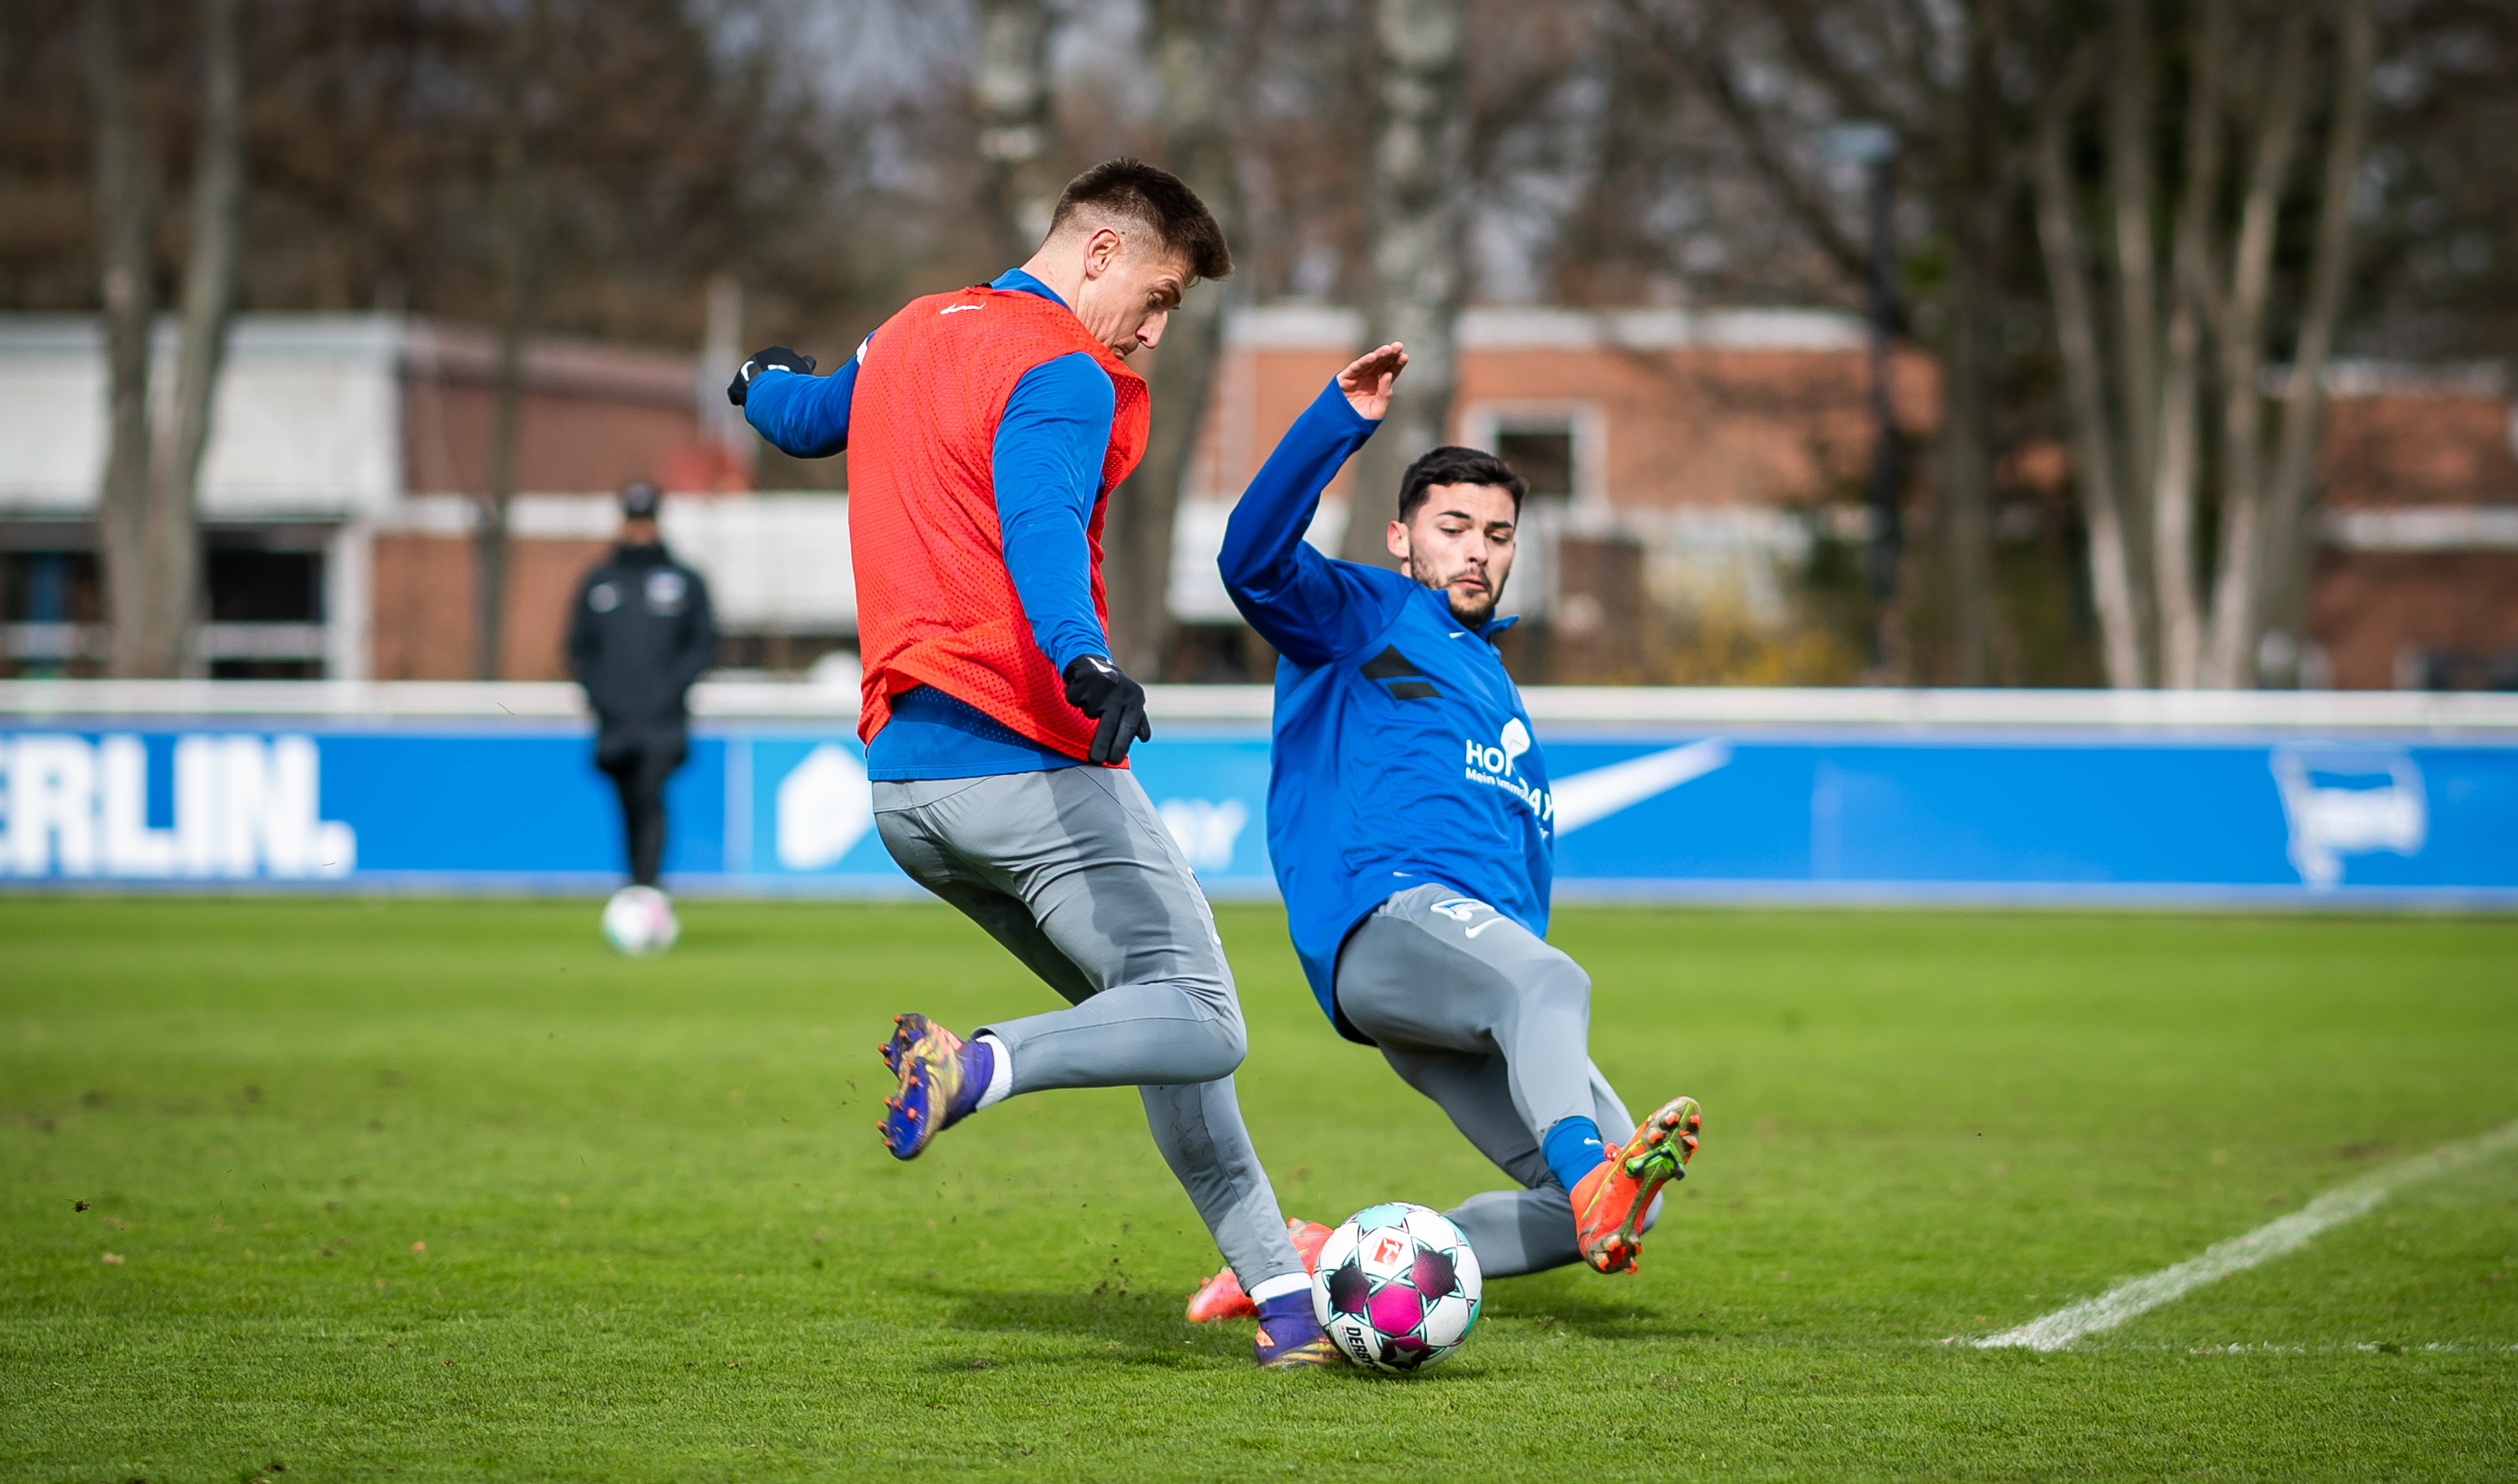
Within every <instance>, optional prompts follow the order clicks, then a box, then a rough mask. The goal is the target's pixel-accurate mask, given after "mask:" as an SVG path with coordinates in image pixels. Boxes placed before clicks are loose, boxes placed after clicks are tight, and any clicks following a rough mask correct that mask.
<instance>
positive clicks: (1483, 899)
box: [1191, 345, 1699, 1318]
mask: <svg viewBox="0 0 2518 1484" xmlns="http://www.w3.org/2000/svg"><path fill="white" fill-rule="evenodd" d="M1407 363H1408V356H1407V352H1406V351H1405V350H1403V349H1402V348H1401V347H1400V346H1398V345H1385V346H1383V347H1381V348H1380V349H1378V350H1376V351H1373V352H1371V353H1369V354H1368V355H1366V356H1365V357H1363V358H1362V359H1361V360H1357V361H1356V362H1355V363H1354V364H1352V365H1350V366H1348V367H1347V368H1346V369H1345V370H1343V371H1341V372H1339V373H1338V376H1337V379H1336V380H1335V381H1333V382H1331V383H1330V384H1329V386H1328V387H1327V388H1326V389H1325V390H1324V391H1323V392H1322V393H1321V396H1320V398H1319V400H1318V401H1316V402H1314V403H1312V405H1311V407H1310V409H1309V410H1307V411H1305V412H1304V413H1303V415H1302V416H1301V417H1300V418H1299V419H1297V420H1296V422H1295V423H1294V426H1293V427H1292V429H1291V430H1289V431H1288V432H1287V433H1286V434H1285V437H1284V440H1283V441H1282V442H1281V443H1280V444H1279V445H1277V451H1276V452H1275V453H1273V454H1271V455H1270V456H1269V459H1268V462H1267V464H1266V466H1265V467H1263V468H1262V469H1261V470H1260V471H1259V477H1258V478H1257V479H1256V480H1255V481H1253V482H1252V484H1251V486H1250V488H1249V489H1248V490H1246V491H1245V492H1244V493H1243V494H1242V496H1241V501H1240V503H1239V504H1237V506H1235V507H1234V511H1233V519H1232V522H1231V524H1230V525H1229V526H1228V527H1227V528H1226V530H1225V537H1224V553H1223V557H1222V560H1221V566H1222V567H1223V570H1224V582H1225V586H1226V587H1227V588H1228V589H1229V590H1230V591H1231V592H1232V594H1233V602H1234V605H1235V606H1236V607H1237V608H1239V609H1240V610H1241V615H1242V616H1243V617H1245V618H1247V619H1249V620H1250V625H1251V627H1253V628H1255V629H1257V630H1258V631H1259V635H1260V637H1261V638H1263V639H1266V640H1267V641H1268V642H1269V643H1270V644H1272V645H1275V646H1276V647H1277V651H1278V654H1279V656H1280V658H1279V660H1278V664H1277V706H1276V739H1275V748H1274V776H1273V777H1272V779H1271V781H1270V783H1269V786H1268V850H1269V853H1270V855H1271V857H1272V858H1273V859H1274V861H1275V863H1276V869H1277V881H1278V884H1279V886H1280V887H1281V888H1282V889H1283V891H1284V895H1285V910H1286V914H1287V918H1288V923H1289V926H1290V928H1291V930H1292V933H1293V938H1294V949H1295V952H1296V953H1297V954H1299V955H1300V957H1301V958H1302V962H1303V971H1304V973H1305V974H1306V975H1307V976H1309V978H1310V980H1311V984H1312V993H1313V994H1314V995H1315V996H1319V999H1320V1002H1321V1008H1322V1009H1324V1010H1325V1011H1327V1012H1328V1016H1329V1019H1330V1021H1331V1023H1333V1024H1334V1025H1335V1026H1336V1027H1337V1030H1338V1033H1339V1034H1340V1035H1342V1036H1344V1037H1346V1038H1347V1039H1349V1040H1356V1041H1362V1042H1364V1043H1366V1044H1368V1045H1377V1046H1379V1047H1380V1049H1381V1054H1382V1056H1383V1057H1384V1058H1385V1059H1387V1060H1388V1061H1389V1063H1390V1066H1391V1069H1392V1070H1393V1071H1395V1072H1397V1073H1398V1074H1399V1075H1400V1076H1401V1077H1402V1078H1404V1079H1406V1080H1407V1081H1408V1083H1409V1085H1411V1086H1412V1087H1414V1088H1415V1089H1416V1090H1417V1091H1419V1092H1422V1093H1424V1094H1425V1095H1426V1096H1427V1097H1429V1098H1432V1099H1433V1100H1434V1101H1435V1102H1437V1103H1439V1104H1441V1105H1442V1108H1443V1111H1444V1112H1445V1113H1447V1114H1449V1115H1451V1118H1452V1122H1453V1123H1454V1124H1457V1125H1458V1126H1459V1129H1460V1132H1462V1133H1463V1134H1466V1135H1467V1136H1468V1139H1469V1142H1470V1143H1472V1144H1475V1145H1476V1146H1477V1147H1478V1149H1479V1151H1480V1152H1481V1153H1483V1154H1484V1155H1486V1157H1487V1158H1488V1159H1490V1160H1493V1161H1494V1162H1495V1163H1496V1165H1497V1166H1499V1167H1500V1168H1501V1169H1502V1170H1503V1171H1504V1173H1506V1174H1508V1175H1510V1176H1512V1177H1513V1179H1514V1180H1515V1181H1517V1182H1519V1184H1520V1186H1521V1188H1520V1189H1518V1190H1510V1191H1490V1192H1488V1193H1486V1194H1483V1195H1477V1196H1472V1197H1470V1198H1469V1199H1468V1200H1466V1201H1464V1202H1462V1203H1461V1204H1460V1205H1459V1207H1458V1208H1455V1209H1454V1210H1452V1211H1451V1212H1449V1214H1450V1216H1451V1218H1452V1219H1453V1220H1454V1221H1455V1222H1457V1223H1458V1224H1459V1227H1460V1229H1461V1231H1463V1232H1464V1233H1466V1234H1467V1236H1468V1239H1469V1245H1470V1247H1471V1248H1473V1249H1474V1250H1475V1251H1477V1254H1478V1264H1479V1266H1480V1267H1481V1268H1483V1269H1484V1270H1485V1272H1486V1274H1487V1276H1489V1277H1500V1276H1506V1275H1510V1274H1514V1273H1530V1272H1537V1271H1539V1270H1541V1269H1542V1268H1551V1267H1557V1266H1561V1265H1563V1264H1565V1263H1569V1262H1573V1261H1575V1260H1576V1259H1578V1258H1580V1259H1581V1260H1583V1261H1585V1262H1587V1263H1589V1264H1590V1265H1591V1266H1592V1267H1594V1268H1597V1269H1598V1270H1600V1271H1601V1272H1604V1273H1615V1272H1630V1271H1632V1270H1633V1268H1634V1265H1635V1257H1636V1255H1637V1253H1638V1252H1639V1251H1641V1248H1642V1239H1643V1234H1644V1232H1645V1231H1646V1230H1648V1229H1649V1228H1650V1227H1651V1226H1652V1224H1653V1222H1654V1220H1655V1218H1656V1217H1657V1216H1658V1215H1659V1214H1660V1206H1661V1196H1660V1192H1661V1187H1662V1186H1663V1185H1665V1184H1667V1183H1668V1182H1670V1181H1671V1180H1675V1179H1679V1178H1681V1177H1682V1176H1683V1175H1684V1174H1685V1172H1686V1171H1685V1170H1684V1168H1683V1167H1682V1166H1685V1165H1686V1163H1687V1161H1688V1159H1689V1157H1690V1156H1692V1155H1693V1154H1694V1153H1695V1152H1696V1145H1697V1132H1698V1127H1699V1118H1698V1113H1697V1106H1696V1100H1695V1099H1694V1098H1688V1097H1675V1098H1671V1100H1670V1101H1669V1102H1667V1103H1664V1104H1663V1105H1662V1106H1661V1107H1660V1108H1659V1109H1657V1110H1655V1111H1654V1113H1653V1115H1652V1116H1651V1117H1650V1118H1648V1119H1646V1120H1644V1122H1643V1124H1642V1126H1641V1127H1637V1126H1636V1124H1635V1123H1634V1121H1633V1120H1632V1119H1630V1118H1628V1116H1627V1110H1626V1106H1625V1105H1624V1104H1623V1103H1621V1102H1620V1101H1619V1100H1618V1094H1617V1093H1616V1091H1615V1090H1614V1089H1612V1088H1611V1087H1610V1086H1609V1083H1608V1081H1607V1080H1606V1079H1605V1078H1603V1077H1601V1075H1600V1070H1599V1068H1597V1067H1595V1066H1593V1065H1592V1064H1591V1057H1590V1051H1589V1039H1590V1018H1591V981H1590V979H1589V978H1588V976H1586V975H1585V973H1584V972H1583V970H1582V969H1581V968H1580V967H1579V966H1577V965H1576V964H1575V962H1574V960H1573V959H1571V958H1569V957H1567V956H1566V955H1565V954H1563V953H1561V952H1559V951H1558V950H1556V949H1553V948H1550V947H1548V945H1547V944H1546V943H1545V942H1544V941H1543V937H1542V935H1543V934H1545V932H1546V931H1547V894H1548V884H1549V880H1550V876H1551V872H1552V869H1553V858H1554V852H1555V827H1554V823H1553V813H1554V807H1553V802H1552V800H1551V798H1550V795H1549V792H1548V783H1547V766H1546V761H1545V759H1544V758H1543V757H1542V756H1541V753H1540V750H1539V747H1538V745H1537V743H1536V742H1534V741H1533V740H1532V738H1531V733H1530V716H1529V713H1528V712H1526V711H1525V710H1523V709H1522V704H1521V695H1520V692H1519V691H1518V690H1516V689H1515V688H1514V686H1513V683H1512V677H1511V676H1509V675H1507V674H1505V673H1504V668H1503V662H1502V660H1501V659H1499V658H1498V657H1497V655H1496V651H1495V647H1494V641H1495V638H1496V636H1497V635H1498V634H1499V633H1501V632H1502V631H1503V629H1504V628H1505V627H1507V626H1508V625H1510V624H1511V622H1512V621H1513V620H1512V619H1510V618H1498V617H1497V616H1496V614H1495V609H1496V600H1497V598H1498V596H1499V595H1500V594H1501V593H1502V591H1503V584H1504V579H1505V578H1506V577H1507V576H1509V575H1510V574H1511V572H1512V560H1513V554H1514V550H1515V541H1516V538H1517V535H1518V528H1519V521H1520V516H1521V500H1522V495H1523V493H1524V488H1523V485H1522V481H1521V478H1520V476H1518V475H1516V474H1514V473H1513V472H1512V470H1511V468H1510V467H1509V466H1507V465H1506V464H1505V463H1504V462H1503V461H1502V460H1500V459H1498V458H1496V457H1495V456H1494V455H1492V454H1487V453H1481V452H1478V451H1476V450H1474V449H1470V448H1437V449H1435V450H1434V451H1433V452H1431V453H1428V454H1426V455H1425V456H1424V457H1423V458H1420V459H1418V460H1417V461H1416V462H1415V463H1414V464H1412V465H1411V466H1410V468H1409V470H1408V473H1407V477H1406V478H1405V480H1404V481H1403V482H1402V485H1401V488H1400V491H1399V519H1397V520H1395V521H1392V522H1391V523H1390V528H1389V532H1388V537H1387V539H1388V541H1389V546H1390V552H1391V554H1392V555H1393V556H1396V557H1398V558H1399V559H1400V562H1401V569H1400V571H1398V572H1389V571H1386V570H1384V569H1382V568H1378V567H1368V566H1365V565H1362V564H1359V563H1354V562H1339V561H1333V560H1331V559H1329V558H1327V557H1324V556H1322V555H1321V554H1320V553H1318V552H1316V551H1314V550H1313V549H1312V548H1311V547H1310V546H1308V545H1306V544H1305V543H1304V541H1303V531H1304V529H1305V528H1306V527H1308V526H1310V525H1311V521H1312V513H1313V511H1314V509H1315V508H1316V507H1317V506H1318V504H1319V502H1320V495H1321V491H1322V489H1323V488H1326V486H1327V485H1328V483H1329V481H1330V479H1331V478H1333V477H1334V476H1335V475H1336V474H1337V471H1338V469H1339V467H1340V466H1341V465H1343V464H1344V463H1345V462H1346V460H1347V458H1348V457H1349V456H1350V455H1352V454H1353V453H1354V452H1355V450H1356V449H1358V448H1360V447H1362V446H1363V445H1364V442H1365V440H1366V439H1368V438H1370V437H1371V436H1372V432H1373V429H1374V428H1375V427H1376V426H1378V420H1379V418H1380V417H1381V415H1382V412H1383V411H1384V410H1385V409H1386V408H1387V407H1388V406H1389V403H1390V387H1391V384H1392V382H1393V381H1395V380H1396V379H1397V378H1398V375H1399V373H1400V371H1401V369H1402V368H1404V367H1405V366H1406V365H1407ZM1372 503H1374V502H1373V501H1372V500H1371V498H1370V496H1369V494H1368V492H1367V491H1361V490H1359V491H1357V493H1356V496H1355V499H1354V510H1355V514H1354V516H1353V517H1352V519H1355V520H1359V521H1360V520H1366V519H1369V516H1368V510H1369V508H1370V505H1371V504H1372ZM1604 1136H1605V1142H1604ZM1237 1299H1238V1295H1237V1293H1235V1292H1234V1291H1233V1275H1232V1273H1231V1271H1230V1270H1229V1269H1228V1270H1227V1271H1226V1272H1223V1273H1220V1274H1218V1275H1217V1276H1216V1277H1215V1278H1214V1279H1213V1280H1212V1281H1210V1282H1209V1283H1208V1285H1207V1287H1206V1288H1205V1289H1204V1290H1202V1291H1201V1292H1200V1293H1199V1294H1198V1295H1197V1297H1195V1298H1194V1299H1192V1300H1191V1314H1192V1317H1194V1318H1202V1317H1223V1316H1224V1315H1225V1314H1229V1313H1231V1312H1234V1311H1236V1310H1237V1309H1239V1307H1240V1304H1239V1302H1238V1301H1237Z"/></svg>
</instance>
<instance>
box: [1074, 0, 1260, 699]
mask: <svg viewBox="0 0 2518 1484" xmlns="http://www.w3.org/2000/svg"><path fill="white" fill-rule="evenodd" d="M1223 11H1224V7H1223V6H1222V5H1221V4H1220V3H1219V0H1156V3H1155V5H1154V7H1153V30H1154V47H1155V51H1156V64H1157V66H1158V67H1159V68H1160V70H1161V74H1162V102H1161V108H1162V127H1163V152H1164V157H1165V163H1166V164H1167V165H1168V166H1169V167H1170V169H1171V170H1172V172H1173V173H1174V174H1175V175H1178V176H1179V177H1180V178H1181V179H1182V180H1184V181H1186V182H1188V183H1189V187H1190V189H1191V190H1193V191H1196V192H1197V193H1198V196H1199V198H1200V199H1202V200H1204V201H1205V202H1206V205H1207V209H1208V210H1210V211H1212V212H1214V213H1215V218H1216V221H1217V222H1218V223H1219V224H1221V225H1222V226H1223V228H1224V233H1225V240H1226V241H1228V242H1230V241H1232V240H1233V238H1234V236H1235V235H1236V233H1237V231H1238V230H1239V226H1240V221H1239V217H1240V211H1239V204H1240V201H1239V191H1238V190H1237V186H1236V182H1235V178H1234V171H1233V148H1232V140H1231V139H1230V137H1229V136H1228V134H1227V132H1226V128H1225V121H1224V96H1225V86H1224V68H1223V65H1222V57H1221V47H1222V43H1223V39H1224V38H1223V28H1224V23H1225V17H1224V14H1223ZM1227 302H1228V296H1227V294H1226V292H1225V289H1224V286H1223V285H1221V284H1203V285H1199V286H1197V287H1195V288H1193V289H1192V290H1191V291H1190V292H1189V293H1188V294H1187V295H1186V296H1185V297H1184V298H1183V299H1182V301H1181V307H1180V308H1179V309H1177V310H1175V311H1173V312H1172V316H1171V322H1170V323H1169V324H1168V325H1166V326H1165V327H1164V330H1163V341H1162V344H1161V345H1160V346H1159V347H1157V348H1156V350H1155V353H1154V365H1153V388H1152V390H1153V431H1152V434H1151V435H1150V439H1149V441H1148V443H1147V445H1146V456H1145V459H1144V461H1143V462H1141V463H1140V464H1139V465H1138V466H1137V472H1136V474H1135V475H1134V476H1132V477H1131V478H1130V479H1129V480H1128V481H1127V483H1125V484H1123V485H1121V486H1120V487H1119V488H1117V489H1115V490H1113V491H1111V495H1110V511H1109V516H1108V522H1107V528H1106V531H1105V535H1106V540H1105V543H1104V544H1105V548H1106V550H1107V553H1108V561H1107V565H1106V566H1105V568H1104V572H1105V573H1106V574H1107V578H1108V592H1109V601H1110V647H1111V650H1112V657H1113V658H1115V659H1116V660H1117V661H1118V663H1119V667H1120V668H1121V669H1124V670H1126V671H1128V672H1129V673H1130V674H1132V675H1136V676H1138V677H1140V678H1142V679H1152V678H1154V677H1155V676H1157V675H1159V674H1160V673H1161V671H1162V662H1163V656H1164V654H1165V653H1166V652H1167V651H1168V649H1169V648H1170V641H1171V630H1172V617H1171V603H1170V596H1171V572H1172V528H1173V521H1174V517H1175V515H1176V514H1177V513H1178V510H1179V506H1180V490H1181V482H1182V481H1183V479H1184V478H1185V477H1186V476H1187V475H1188V473H1189V465H1190V459H1191V457H1192V456H1193V455H1194V453H1195V451H1196V448H1197V439H1198V434H1199V431H1200V430H1201V428H1202V427H1203V425H1204V423H1205V420H1206V405H1207V396H1208V393H1209V391H1210V389H1211V388H1212V387H1213V385H1214V382H1215V364H1216V360H1217V359H1218V356H1219V354H1220V353H1221V351H1222V350H1223V346H1224V312H1225V308H1226V305H1227Z"/></svg>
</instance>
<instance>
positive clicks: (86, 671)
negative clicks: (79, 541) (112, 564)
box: [0, 551, 105, 680]
mask: <svg viewBox="0 0 2518 1484" xmlns="http://www.w3.org/2000/svg"><path fill="white" fill-rule="evenodd" d="M104 616H105V593H104V587H103V584H102V573H101V572H100V570H99V568H98V566H97V560H96V553H95V552H92V551H11V552H0V674H8V675H13V676H19V677H22V678H25V679H29V680H40V679H51V678H58V677H66V676H84V675H92V674H94V673H96V665H95V660H96V659H97V657H98V656H97V654H96V653H95V652H96V650H97V648H98V645H99V643H100V642H101V640H102V635H101V634H100V633H98V632H97V630H96V625H97V624H98V623H100V622H101V621H103V619H104Z"/></svg>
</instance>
